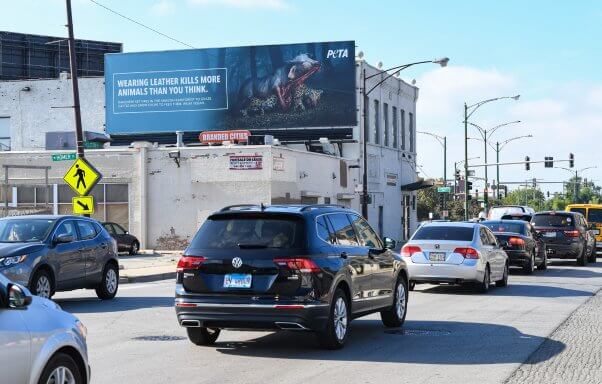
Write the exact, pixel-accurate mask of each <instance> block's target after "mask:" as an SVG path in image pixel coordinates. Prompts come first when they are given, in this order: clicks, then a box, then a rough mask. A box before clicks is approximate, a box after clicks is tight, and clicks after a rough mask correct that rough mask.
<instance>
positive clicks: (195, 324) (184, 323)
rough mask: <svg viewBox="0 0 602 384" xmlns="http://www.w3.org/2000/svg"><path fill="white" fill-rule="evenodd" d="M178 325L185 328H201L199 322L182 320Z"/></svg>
mask: <svg viewBox="0 0 602 384" xmlns="http://www.w3.org/2000/svg"><path fill="white" fill-rule="evenodd" d="M180 325H181V326H182V327H187V328H199V327H200V326H201V322H200V321H199V320H182V321H181V322H180Z"/></svg>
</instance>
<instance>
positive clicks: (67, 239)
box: [54, 235, 73, 244]
mask: <svg viewBox="0 0 602 384" xmlns="http://www.w3.org/2000/svg"><path fill="white" fill-rule="evenodd" d="M54 242H55V243H56V244H65V243H72V242H73V236H71V235H58V236H57V237H55V238H54Z"/></svg>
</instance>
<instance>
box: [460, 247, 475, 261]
mask: <svg viewBox="0 0 602 384" xmlns="http://www.w3.org/2000/svg"><path fill="white" fill-rule="evenodd" d="M454 253H459V254H460V255H462V256H464V258H465V259H478V258H479V252H477V250H476V249H474V248H456V249H454Z"/></svg>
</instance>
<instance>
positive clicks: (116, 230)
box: [112, 224, 125, 235]
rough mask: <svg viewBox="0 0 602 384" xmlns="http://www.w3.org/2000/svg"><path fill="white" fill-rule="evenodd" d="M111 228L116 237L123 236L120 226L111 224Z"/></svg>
mask: <svg viewBox="0 0 602 384" xmlns="http://www.w3.org/2000/svg"><path fill="white" fill-rule="evenodd" d="M112 226H113V230H114V231H115V234H116V235H125V229H123V228H121V226H119V225H117V224H112Z"/></svg>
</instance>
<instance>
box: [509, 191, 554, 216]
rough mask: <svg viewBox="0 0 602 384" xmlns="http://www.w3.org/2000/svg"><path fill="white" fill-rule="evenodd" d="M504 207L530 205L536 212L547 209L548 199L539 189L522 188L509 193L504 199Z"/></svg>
mask: <svg viewBox="0 0 602 384" xmlns="http://www.w3.org/2000/svg"><path fill="white" fill-rule="evenodd" d="M502 204H503V205H528V206H530V207H531V208H533V209H534V210H535V211H543V210H545V209H547V206H546V199H545V196H544V194H543V192H542V191H541V190H540V189H539V188H521V189H515V190H514V191H511V192H508V195H507V196H506V197H504V198H503V199H502Z"/></svg>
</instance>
